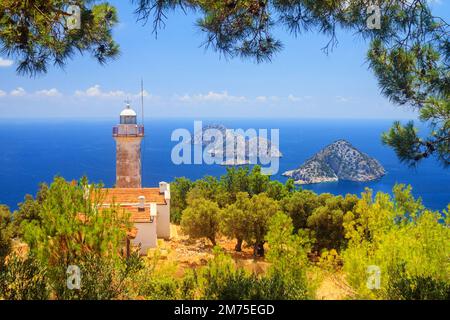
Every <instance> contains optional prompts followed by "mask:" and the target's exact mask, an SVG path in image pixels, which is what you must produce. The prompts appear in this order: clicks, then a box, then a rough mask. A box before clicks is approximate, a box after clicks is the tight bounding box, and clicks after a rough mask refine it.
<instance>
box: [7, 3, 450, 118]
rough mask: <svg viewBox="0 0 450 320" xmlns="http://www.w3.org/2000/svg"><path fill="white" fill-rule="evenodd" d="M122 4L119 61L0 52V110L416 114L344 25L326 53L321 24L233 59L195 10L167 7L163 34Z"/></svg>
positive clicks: (439, 7) (41, 114) (61, 114)
mask: <svg viewBox="0 0 450 320" xmlns="http://www.w3.org/2000/svg"><path fill="white" fill-rule="evenodd" d="M110 3H112V4H113V5H115V6H116V7H117V8H118V13H119V20H120V22H119V24H118V25H117V27H115V29H114V38H115V39H116V41H117V42H118V43H119V45H120V47H121V54H120V56H119V58H118V59H117V60H115V61H112V62H110V63H108V64H107V65H106V66H101V65H99V64H98V63H97V62H95V60H94V59H93V58H92V57H91V56H89V55H85V56H76V57H75V58H74V59H73V60H70V61H68V64H67V66H66V67H65V69H60V68H57V67H50V68H49V70H48V73H46V74H44V75H39V76H37V77H35V78H29V77H27V76H19V75H17V74H16V72H15V68H16V64H15V61H14V60H13V59H12V58H8V57H6V56H1V55H0V119H2V118H3V119H6V118H18V119H21V118H24V119H25V118H27V119H28V118H36V119H37V118H39V119H42V118H83V119H88V118H93V119H97V118H111V117H116V116H117V114H118V113H119V112H120V110H121V109H123V107H124V101H125V100H127V99H129V100H130V101H131V104H132V106H135V109H137V110H140V98H139V92H140V80H141V78H143V80H144V87H145V115H146V117H154V118H172V117H173V118H180V117H181V118H182V117H190V118H191V117H214V118H220V117H226V118H233V117H243V118H247V117H254V118H336V119H339V118H349V119H351V118H353V119H355V118H356V119H360V118H361V119H412V118H415V117H416V114H415V113H414V112H413V110H410V109H408V108H407V107H399V106H394V105H393V104H391V103H390V102H389V101H388V100H387V99H386V98H385V97H383V96H382V95H381V94H380V89H379V88H378V85H377V81H376V79H375V77H374V75H373V74H372V72H371V71H370V70H369V69H368V64H367V63H366V62H365V57H366V51H367V45H368V44H367V43H365V42H364V41H362V40H361V39H357V38H355V37H354V36H352V34H348V33H347V34H346V33H339V34H338V40H339V44H338V45H337V47H336V48H335V49H334V50H333V51H332V52H330V53H329V54H328V55H327V54H325V53H324V52H323V51H322V50H321V48H322V47H324V46H325V45H326V43H327V41H328V39H327V38H326V37H324V36H321V35H317V34H314V33H307V34H303V35H300V36H299V37H297V38H295V37H293V36H291V35H289V34H288V33H286V32H285V31H284V30H277V36H278V37H279V39H281V40H282V42H283V44H284V49H283V50H282V51H281V52H280V53H279V54H277V55H276V56H275V57H274V59H273V61H272V62H270V63H261V64H256V63H254V62H252V61H249V60H240V59H232V60H227V59H225V58H223V57H220V55H219V54H218V53H217V52H214V51H212V50H206V49H205V48H204V47H202V46H201V44H202V43H203V41H204V40H205V35H204V34H202V33H201V32H200V31H199V29H198V28H197V27H196V26H195V19H196V18H195V16H194V15H193V14H188V15H185V14H183V13H177V14H170V15H169V17H168V20H167V21H166V27H165V29H163V30H160V32H159V34H158V38H157V39H156V38H155V35H154V34H152V25H151V23H149V24H148V25H145V26H143V25H142V24H141V23H140V22H136V16H135V15H134V14H133V10H134V8H133V6H132V5H131V4H130V1H110ZM433 7H434V9H435V12H436V14H438V15H440V16H443V17H445V18H446V19H447V21H448V20H449V19H448V17H449V13H450V4H449V1H448V0H441V1H434V3H433Z"/></svg>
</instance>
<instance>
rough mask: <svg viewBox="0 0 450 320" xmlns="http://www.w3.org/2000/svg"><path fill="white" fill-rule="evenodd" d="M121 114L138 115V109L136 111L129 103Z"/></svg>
mask: <svg viewBox="0 0 450 320" xmlns="http://www.w3.org/2000/svg"><path fill="white" fill-rule="evenodd" d="M120 116H121V117H122V116H129V117H130V116H131V117H133V116H134V117H136V111H134V110H133V109H131V108H130V105H127V107H126V108H125V109H123V110H122V112H121V113H120Z"/></svg>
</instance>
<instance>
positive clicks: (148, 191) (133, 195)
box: [102, 188, 166, 205]
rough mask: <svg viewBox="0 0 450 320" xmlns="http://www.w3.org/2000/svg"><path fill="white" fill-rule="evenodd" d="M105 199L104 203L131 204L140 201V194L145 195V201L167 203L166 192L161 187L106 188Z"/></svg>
mask: <svg viewBox="0 0 450 320" xmlns="http://www.w3.org/2000/svg"><path fill="white" fill-rule="evenodd" d="M102 190H103V191H105V199H104V200H103V204H111V203H113V202H114V203H116V204H118V205H122V204H123V205H127V204H128V205H129V204H137V203H139V199H138V198H139V196H144V197H145V203H147V204H148V203H150V202H154V203H156V204H166V200H165V199H164V193H160V192H159V188H104V189H102Z"/></svg>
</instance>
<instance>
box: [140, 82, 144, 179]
mask: <svg viewBox="0 0 450 320" xmlns="http://www.w3.org/2000/svg"><path fill="white" fill-rule="evenodd" d="M141 112H142V126H144V79H143V78H141ZM144 132H145V131H144ZM143 139H144V150H143V151H142V153H141V157H142V163H141V186H142V182H143V180H144V153H145V133H144V137H143Z"/></svg>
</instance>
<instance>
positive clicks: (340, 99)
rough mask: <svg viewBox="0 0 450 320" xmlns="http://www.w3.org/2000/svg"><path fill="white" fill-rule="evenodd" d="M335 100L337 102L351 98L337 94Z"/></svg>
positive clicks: (347, 100)
mask: <svg viewBox="0 0 450 320" xmlns="http://www.w3.org/2000/svg"><path fill="white" fill-rule="evenodd" d="M336 100H337V101H338V102H350V100H351V98H349V97H343V96H337V97H336Z"/></svg>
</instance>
